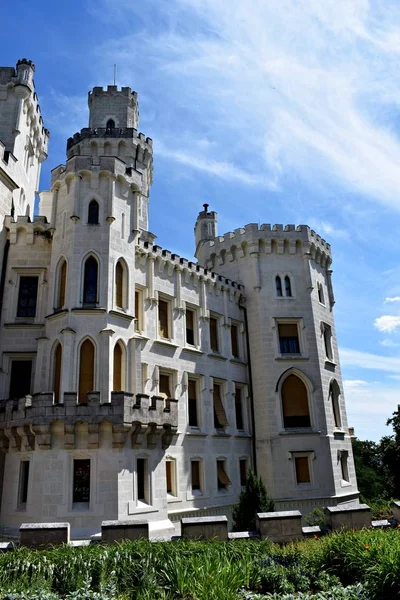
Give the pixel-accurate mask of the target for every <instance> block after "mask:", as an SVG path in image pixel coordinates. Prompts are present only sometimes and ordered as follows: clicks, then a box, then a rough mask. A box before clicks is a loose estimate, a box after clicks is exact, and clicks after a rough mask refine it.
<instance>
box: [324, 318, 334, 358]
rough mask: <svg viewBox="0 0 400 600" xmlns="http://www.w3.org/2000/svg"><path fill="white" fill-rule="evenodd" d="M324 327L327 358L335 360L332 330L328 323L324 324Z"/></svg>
mask: <svg viewBox="0 0 400 600" xmlns="http://www.w3.org/2000/svg"><path fill="white" fill-rule="evenodd" d="M322 327H323V335H324V347H325V356H326V358H327V359H328V360H332V359H333V352H332V329H331V327H330V325H327V324H326V323H323V324H322Z"/></svg>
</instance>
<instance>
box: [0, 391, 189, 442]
mask: <svg viewBox="0 0 400 600" xmlns="http://www.w3.org/2000/svg"><path fill="white" fill-rule="evenodd" d="M177 428H178V401H177V400H175V399H173V398H168V399H164V398H161V397H159V396H152V397H150V396H148V395H146V394H137V395H136V397H135V396H134V395H133V394H128V393H126V392H112V393H111V402H107V403H102V402H101V398H100V392H89V393H88V394H87V403H86V404H82V403H78V396H77V394H76V393H65V394H64V398H63V402H60V403H56V402H55V400H54V394H53V393H52V392H49V393H40V394H33V395H32V396H24V397H23V398H20V399H18V400H3V401H1V402H0V448H2V449H3V450H8V449H9V448H10V447H11V448H15V449H17V450H22V449H25V450H33V449H34V448H35V444H36V445H37V446H38V447H39V448H40V449H42V450H46V449H49V448H51V447H52V442H53V437H54V436H55V435H63V444H64V448H65V449H68V450H71V449H74V447H75V438H76V436H77V435H81V436H82V435H84V436H86V438H87V446H88V447H89V448H92V449H95V448H98V447H99V443H100V442H99V438H100V437H101V434H103V435H106V434H107V433H109V434H110V435H111V436H112V445H113V447H114V448H122V447H124V445H125V443H126V441H127V439H128V436H130V437H131V445H132V447H134V448H138V447H140V446H141V445H142V443H143V442H144V440H145V439H146V441H147V447H149V448H151V447H154V446H155V444H156V438H157V436H158V435H161V437H162V445H163V447H164V448H166V447H167V446H169V444H170V443H171V441H172V437H173V435H174V434H175V433H176V432H177Z"/></svg>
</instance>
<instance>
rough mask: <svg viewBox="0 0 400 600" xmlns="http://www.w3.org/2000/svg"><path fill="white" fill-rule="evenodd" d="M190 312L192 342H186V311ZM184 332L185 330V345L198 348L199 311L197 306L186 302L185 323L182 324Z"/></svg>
mask: <svg viewBox="0 0 400 600" xmlns="http://www.w3.org/2000/svg"><path fill="white" fill-rule="evenodd" d="M188 311H189V312H191V313H192V314H193V329H192V331H193V343H190V342H188V339H187V338H188V335H187V333H188V328H187V312H188ZM184 332H185V346H189V348H198V347H199V313H198V307H195V306H193V305H192V304H188V303H186V306H185V324H184Z"/></svg>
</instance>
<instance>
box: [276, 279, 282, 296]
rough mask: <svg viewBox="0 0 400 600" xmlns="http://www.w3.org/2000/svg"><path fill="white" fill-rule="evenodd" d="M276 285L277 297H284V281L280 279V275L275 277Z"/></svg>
mask: <svg viewBox="0 0 400 600" xmlns="http://www.w3.org/2000/svg"><path fill="white" fill-rule="evenodd" d="M275 285H276V295H277V296H278V297H279V298H280V297H281V296H282V280H281V278H280V277H279V275H277V276H276V277H275Z"/></svg>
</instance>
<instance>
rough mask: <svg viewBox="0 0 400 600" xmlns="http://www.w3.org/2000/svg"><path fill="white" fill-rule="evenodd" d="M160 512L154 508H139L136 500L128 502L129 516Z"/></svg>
mask: <svg viewBox="0 0 400 600" xmlns="http://www.w3.org/2000/svg"><path fill="white" fill-rule="evenodd" d="M154 512H158V508H154V507H153V506H150V505H149V506H144V505H143V504H142V506H138V505H137V503H136V502H135V501H134V500H129V502H128V515H139V514H141V515H142V514H146V513H154Z"/></svg>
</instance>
